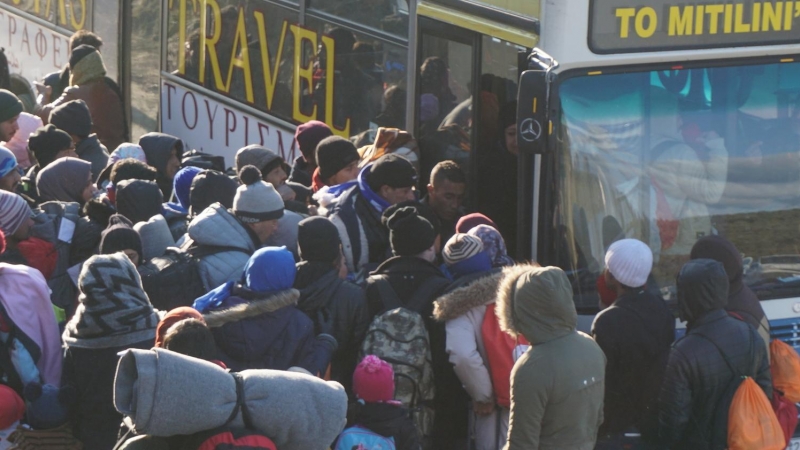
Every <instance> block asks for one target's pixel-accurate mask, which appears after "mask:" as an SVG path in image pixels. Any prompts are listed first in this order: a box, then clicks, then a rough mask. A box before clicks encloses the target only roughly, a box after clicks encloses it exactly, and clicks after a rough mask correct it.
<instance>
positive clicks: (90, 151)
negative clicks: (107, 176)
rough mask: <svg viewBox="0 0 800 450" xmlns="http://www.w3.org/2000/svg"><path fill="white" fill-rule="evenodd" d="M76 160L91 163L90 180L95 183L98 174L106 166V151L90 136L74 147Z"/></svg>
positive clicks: (93, 135) (93, 136)
mask: <svg viewBox="0 0 800 450" xmlns="http://www.w3.org/2000/svg"><path fill="white" fill-rule="evenodd" d="M75 153H77V154H78V158H80V159H82V160H84V161H88V162H90V163H92V180H95V181H97V177H99V176H100V172H102V171H103V169H105V168H106V166H107V165H108V149H107V148H106V147H105V146H104V145H103V144H101V143H100V140H99V139H98V138H97V135H96V134H92V135H90V136H89V137H87V138H86V139H84V140H82V141H80V142H78V143H77V144H76V145H75Z"/></svg>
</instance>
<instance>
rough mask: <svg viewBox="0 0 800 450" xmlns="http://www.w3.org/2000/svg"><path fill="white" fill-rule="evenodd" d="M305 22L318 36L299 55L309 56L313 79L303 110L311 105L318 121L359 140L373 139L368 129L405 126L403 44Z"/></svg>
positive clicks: (314, 20) (319, 23)
mask: <svg viewBox="0 0 800 450" xmlns="http://www.w3.org/2000/svg"><path fill="white" fill-rule="evenodd" d="M308 27H309V28H311V29H313V30H316V31H317V33H318V35H319V38H318V40H317V42H318V46H317V49H316V51H315V52H311V51H310V50H311V49H310V48H309V49H305V50H307V54H305V55H304V57H306V58H311V59H313V66H314V82H315V86H314V89H313V92H312V93H311V94H306V95H305V101H304V104H305V105H306V109H305V113H308V112H310V111H313V110H312V108H313V107H316V112H317V115H316V118H317V119H318V120H322V121H323V122H326V123H328V124H329V125H331V124H333V126H334V128H336V129H337V130H342V131H343V130H347V131H348V133H347V134H349V135H350V136H355V135H357V134H360V133H364V135H363V136H362V137H361V138H360V139H359V144H364V145H366V144H371V143H372V139H370V138H369V133H365V132H366V131H367V130H370V129H373V128H377V127H379V126H381V127H391V128H401V129H402V128H405V98H406V81H405V80H406V62H407V60H408V51H407V50H406V48H405V47H400V46H397V45H393V44H389V43H387V42H384V41H381V40H378V39H373V38H370V37H369V36H365V35H361V34H359V33H354V32H352V31H350V30H347V29H345V28H341V27H336V26H333V25H331V24H328V23H325V22H322V21H320V20H316V19H310V20H308ZM329 55H333V60H332V61H329V60H328V58H329ZM328 101H332V103H333V105H332V107H331V108H327V106H326V105H327V102H328ZM329 109H330V111H329ZM329 115H332V119H331V118H330V117H328V116H329ZM362 141H363V142H362Z"/></svg>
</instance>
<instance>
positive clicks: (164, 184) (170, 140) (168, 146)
mask: <svg viewBox="0 0 800 450" xmlns="http://www.w3.org/2000/svg"><path fill="white" fill-rule="evenodd" d="M139 145H140V146H141V147H142V150H144V154H145V156H146V157H147V164H149V165H151V166H153V167H155V168H156V170H157V171H158V179H157V180H156V182H157V183H158V187H160V188H161V192H162V193H163V194H164V198H165V199H166V200H167V201H170V200H171V199H172V181H173V179H174V178H175V174H176V173H178V169H180V168H181V158H182V157H183V142H182V141H181V140H180V139H178V138H176V137H175V136H170V135H169V134H164V133H147V134H145V135H144V136H142V137H141V138H139Z"/></svg>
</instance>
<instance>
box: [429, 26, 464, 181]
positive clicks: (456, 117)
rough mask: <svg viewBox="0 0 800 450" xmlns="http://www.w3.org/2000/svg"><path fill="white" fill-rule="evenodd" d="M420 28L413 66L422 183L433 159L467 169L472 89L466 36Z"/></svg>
mask: <svg viewBox="0 0 800 450" xmlns="http://www.w3.org/2000/svg"><path fill="white" fill-rule="evenodd" d="M433 29H434V27H431V32H430V33H429V32H428V30H425V31H423V33H422V35H421V38H420V44H419V48H420V49H421V51H420V54H419V59H418V60H419V61H420V62H421V63H420V66H419V67H418V72H417V93H418V95H417V99H416V100H417V101H416V103H417V116H416V117H417V128H416V129H417V135H418V137H419V143H420V152H421V155H420V160H421V161H420V170H421V172H422V173H421V174H420V180H421V184H422V185H423V186H424V185H426V184H427V183H428V177H429V175H430V172H431V169H433V166H435V165H436V163H438V162H439V161H444V160H448V159H449V160H453V161H455V162H457V163H458V164H460V165H461V168H462V169H463V170H464V172H465V173H469V160H470V154H471V151H472V145H473V144H472V143H473V134H472V133H473V112H472V89H473V87H474V83H473V76H474V70H475V65H474V64H475V61H474V54H473V48H474V47H473V45H472V43H471V40H472V39H470V38H471V36H469V37H468V38H467V39H466V40H463V39H459V40H455V39H454V38H453V37H447V36H442V35H439V34H438V33H437V34H433Z"/></svg>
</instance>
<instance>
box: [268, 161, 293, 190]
mask: <svg viewBox="0 0 800 450" xmlns="http://www.w3.org/2000/svg"><path fill="white" fill-rule="evenodd" d="M263 178H264V181H266V182H267V183H271V184H272V186H273V187H274V188H275V189H277V188H279V187H281V186H283V184H284V183H286V180H287V179H288V178H289V175H286V170H284V169H283V166H278V167H276V168H274V169H272V170H270V171H269V173H266V174H264V176H263Z"/></svg>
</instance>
